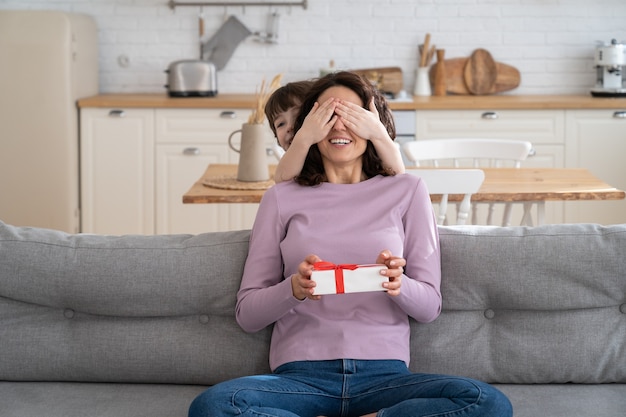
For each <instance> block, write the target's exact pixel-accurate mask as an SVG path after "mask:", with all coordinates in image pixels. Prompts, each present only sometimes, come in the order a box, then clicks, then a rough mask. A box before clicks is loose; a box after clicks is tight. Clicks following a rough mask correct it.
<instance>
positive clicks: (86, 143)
mask: <svg viewBox="0 0 626 417" xmlns="http://www.w3.org/2000/svg"><path fill="white" fill-rule="evenodd" d="M250 112H251V110H249V109H159V108H154V109H135V108H127V109H126V108H123V109H115V108H83V109H81V114H80V119H81V178H82V185H81V194H82V197H81V205H82V216H81V217H82V231H83V232H86V233H102V234H130V233H136V234H154V233H156V234H172V233H192V234H195V233H202V232H208V231H225V230H236V229H246V228H250V227H252V224H253V222H254V218H255V216H256V210H257V207H258V204H183V202H182V196H183V194H184V193H185V192H186V191H187V190H188V189H189V187H190V186H191V185H192V184H193V183H194V182H195V181H196V180H197V179H198V178H200V176H201V175H202V173H203V172H204V171H205V169H206V167H207V165H208V164H211V163H237V162H238V160H239V154H238V153H236V152H235V151H233V150H232V149H230V147H229V146H228V136H229V135H230V134H231V133H232V132H234V131H236V130H239V129H241V126H242V124H243V123H246V122H247V120H248V116H249V115H250ZM266 140H267V144H268V148H270V147H271V146H272V144H273V143H274V141H275V139H274V138H273V136H272V133H271V130H270V129H269V127H267V139H266ZM239 141H240V136H239V135H235V136H234V137H233V144H234V145H235V146H236V147H238V146H239ZM275 162H276V161H275V159H273V157H272V156H268V163H275Z"/></svg>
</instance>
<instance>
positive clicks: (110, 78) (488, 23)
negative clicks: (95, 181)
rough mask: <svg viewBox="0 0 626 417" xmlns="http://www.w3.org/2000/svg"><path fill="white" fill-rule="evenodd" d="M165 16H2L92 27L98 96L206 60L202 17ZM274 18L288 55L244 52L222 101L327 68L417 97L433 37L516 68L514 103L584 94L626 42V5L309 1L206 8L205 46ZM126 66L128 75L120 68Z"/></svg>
mask: <svg viewBox="0 0 626 417" xmlns="http://www.w3.org/2000/svg"><path fill="white" fill-rule="evenodd" d="M212 1H220V0H212ZM221 1H225V2H228V0H221ZM252 1H258V0H252ZM274 1H278V0H274ZM284 1H297V0H284ZM167 4H168V0H47V1H46V0H0V9H54V10H63V11H71V12H78V13H86V14H89V15H92V16H94V17H95V19H96V21H97V24H98V27H99V30H100V89H101V91H102V92H103V93H109V92H163V91H165V89H164V87H163V85H164V84H165V82H166V75H165V73H164V72H163V70H165V69H166V68H167V66H168V64H169V63H170V62H171V61H175V60H178V59H190V58H191V59H195V58H198V56H199V55H198V54H199V40H198V37H199V36H198V17H199V14H200V12H201V9H200V8H199V7H177V8H176V9H175V10H171V9H170V8H169V7H168V5H167ZM272 11H277V12H278V13H279V14H280V15H281V19H280V31H279V44H276V45H272V44H264V43H260V42H257V41H255V40H254V39H252V38H248V39H247V40H246V41H244V42H243V43H242V44H241V45H240V46H239V47H238V48H237V50H236V51H235V54H234V56H233V58H232V59H231V60H230V61H229V63H228V65H227V66H226V67H225V68H224V69H223V70H222V71H220V72H219V73H218V86H219V91H220V92H221V93H240V92H241V93H251V92H254V91H255V89H256V88H257V86H259V85H260V83H261V80H262V79H263V78H264V77H265V78H266V79H268V80H269V79H271V78H272V77H273V76H274V75H275V74H277V73H283V74H284V78H283V80H284V81H285V82H286V81H293V80H297V79H303V78H311V77H314V76H317V74H318V71H319V68H320V67H325V66H327V64H328V61H329V60H330V59H334V60H335V62H336V64H337V67H338V68H341V69H344V68H368V67H375V66H400V67H401V68H402V70H403V71H404V81H405V87H406V89H407V90H408V91H412V88H413V82H414V76H413V74H414V71H415V67H416V59H417V45H418V44H419V43H422V42H423V39H424V35H425V33H426V32H430V33H431V34H432V40H433V42H434V43H435V44H436V45H437V46H438V47H440V48H444V49H445V50H446V57H448V58H452V57H460V56H468V55H469V54H470V53H471V52H472V50H474V49H475V48H479V47H482V48H486V49H488V50H489V51H490V52H491V53H492V54H493V56H494V58H496V60H497V61H500V62H504V63H507V64H510V65H513V66H515V67H517V68H518V69H519V70H520V71H521V73H522V84H521V86H520V87H519V88H518V89H516V90H514V91H513V93H523V94H569V93H581V94H587V93H588V91H589V88H590V87H591V86H592V85H593V84H594V82H595V70H594V68H593V54H594V48H595V41H597V40H602V41H609V40H610V39H611V38H617V39H618V41H620V40H621V41H626V0H594V1H591V0H308V9H307V10H304V9H303V8H302V7H295V6H294V7H287V6H280V7H272V8H270V7H269V6H262V7H261V6H258V7H256V6H255V7H250V6H249V7H245V8H243V7H232V6H230V7H223V6H218V7H204V8H203V10H202V12H203V14H204V17H205V22H206V23H205V30H206V35H205V36H206V37H210V36H211V35H212V34H213V33H214V32H215V31H216V30H217V28H218V27H219V26H220V24H221V23H222V22H223V19H224V17H227V16H228V15H231V14H234V15H236V16H237V17H238V18H240V20H241V21H242V22H243V23H244V24H245V25H246V26H247V27H249V28H250V29H251V30H252V31H264V30H265V26H266V21H267V16H268V14H269V13H270V12H272ZM33 30H36V28H33ZM0 58H1V57H0ZM124 58H128V65H127V66H123V65H120V61H123V60H124Z"/></svg>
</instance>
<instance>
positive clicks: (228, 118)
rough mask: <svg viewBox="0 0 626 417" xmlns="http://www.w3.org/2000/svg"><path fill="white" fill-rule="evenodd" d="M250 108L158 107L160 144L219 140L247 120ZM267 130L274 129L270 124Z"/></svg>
mask: <svg viewBox="0 0 626 417" xmlns="http://www.w3.org/2000/svg"><path fill="white" fill-rule="evenodd" d="M250 113H251V110H248V109H157V110H156V121H155V124H156V126H155V130H156V132H155V133H156V142H157V143H220V144H224V145H226V146H228V136H229V135H230V134H231V133H232V132H234V131H235V130H238V129H241V126H242V125H243V124H244V123H247V121H248V117H249V116H250ZM268 132H269V134H270V135H271V131H270V129H269V127H268Z"/></svg>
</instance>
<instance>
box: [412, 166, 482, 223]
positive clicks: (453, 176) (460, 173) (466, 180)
mask: <svg viewBox="0 0 626 417" xmlns="http://www.w3.org/2000/svg"><path fill="white" fill-rule="evenodd" d="M406 172H407V173H408V174H411V175H416V176H418V177H420V178H421V179H422V180H423V181H424V182H425V183H426V187H427V188H428V192H429V193H430V194H441V201H440V202H439V208H438V210H437V224H447V222H446V220H447V219H446V217H447V212H448V197H449V195H450V194H463V199H462V200H461V203H460V204H459V205H458V206H457V213H456V224H465V223H466V222H467V219H468V217H469V211H470V201H471V198H472V194H474V193H475V192H477V191H478V190H479V189H480V186H481V185H482V183H483V181H484V180H485V173H484V172H483V171H482V170H480V169H418V168H408V169H407V170H406Z"/></svg>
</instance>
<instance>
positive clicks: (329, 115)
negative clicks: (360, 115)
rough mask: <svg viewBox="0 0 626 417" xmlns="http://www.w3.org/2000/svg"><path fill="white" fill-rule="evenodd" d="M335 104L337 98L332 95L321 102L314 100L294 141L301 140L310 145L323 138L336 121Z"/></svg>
mask: <svg viewBox="0 0 626 417" xmlns="http://www.w3.org/2000/svg"><path fill="white" fill-rule="evenodd" d="M336 106H337V100H336V99H334V98H332V97H331V98H329V99H328V100H326V101H325V102H324V103H322V104H319V103H317V102H315V104H313V108H312V109H311V111H310V112H309V114H307V115H306V117H305V119H304V122H303V123H302V126H301V127H300V129H299V130H298V132H297V133H296V136H295V137H294V141H296V140H297V141H300V142H303V143H304V145H307V146H309V147H310V146H311V145H314V144H316V143H318V142H320V141H321V140H322V139H324V138H325V137H326V135H328V132H330V129H332V127H333V126H334V125H335V122H336V121H337V115H336V114H334V113H335V107H336Z"/></svg>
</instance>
